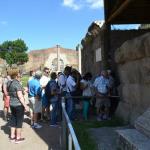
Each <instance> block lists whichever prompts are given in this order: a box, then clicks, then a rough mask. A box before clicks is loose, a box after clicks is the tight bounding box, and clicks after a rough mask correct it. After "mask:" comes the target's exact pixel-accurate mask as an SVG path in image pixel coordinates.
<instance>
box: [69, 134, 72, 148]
mask: <svg viewBox="0 0 150 150" xmlns="http://www.w3.org/2000/svg"><path fill="white" fill-rule="evenodd" d="M68 139H69V143H68V150H72V137H71V134H70V133H69V137H68Z"/></svg>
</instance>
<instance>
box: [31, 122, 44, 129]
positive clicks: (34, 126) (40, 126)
mask: <svg viewBox="0 0 150 150" xmlns="http://www.w3.org/2000/svg"><path fill="white" fill-rule="evenodd" d="M32 128H34V129H40V128H42V125H40V124H38V123H34V124H33V125H32Z"/></svg>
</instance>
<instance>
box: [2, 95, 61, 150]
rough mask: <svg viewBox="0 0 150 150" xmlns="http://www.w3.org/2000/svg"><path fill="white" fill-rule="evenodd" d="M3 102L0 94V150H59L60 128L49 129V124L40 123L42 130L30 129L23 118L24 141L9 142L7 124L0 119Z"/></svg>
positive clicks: (26, 118)
mask: <svg viewBox="0 0 150 150" xmlns="http://www.w3.org/2000/svg"><path fill="white" fill-rule="evenodd" d="M2 109H3V101H2V96H1V93H0V149H1V150H60V149H61V148H60V133H61V132H60V131H61V128H60V127H59V128H55V127H50V126H49V123H42V125H43V128H41V129H36V130H34V129H32V128H31V127H30V125H29V118H28V117H27V116H25V119H24V125H23V137H25V141H24V142H22V143H19V144H15V143H11V142H10V141H9V138H8V137H9V133H10V127H9V122H8V123H7V122H5V121H4V120H3V119H2V116H3V111H2Z"/></svg>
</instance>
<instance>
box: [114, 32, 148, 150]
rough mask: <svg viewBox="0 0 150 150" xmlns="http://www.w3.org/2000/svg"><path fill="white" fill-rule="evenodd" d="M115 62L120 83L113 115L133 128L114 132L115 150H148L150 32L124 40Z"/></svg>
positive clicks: (117, 51) (116, 54)
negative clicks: (116, 140) (118, 97)
mask: <svg viewBox="0 0 150 150" xmlns="http://www.w3.org/2000/svg"><path fill="white" fill-rule="evenodd" d="M115 60H116V63H117V66H118V74H119V77H120V83H121V84H120V87H119V91H120V96H121V101H120V103H119V106H118V109H117V112H116V115H118V116H120V117H122V118H123V119H124V120H125V121H126V122H128V123H130V124H131V125H134V128H132V129H124V130H118V131H117V133H118V144H117V145H118V149H119V150H150V33H147V34H144V35H142V36H140V37H137V38H135V39H133V40H128V41H126V42H125V43H124V44H123V45H122V46H121V47H120V48H118V49H117V50H116V53H115ZM141 114H142V115H141Z"/></svg>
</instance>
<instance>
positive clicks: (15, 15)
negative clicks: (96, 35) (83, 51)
mask: <svg viewBox="0 0 150 150" xmlns="http://www.w3.org/2000/svg"><path fill="white" fill-rule="evenodd" d="M102 1H103V0H0V6H1V10H0V43H2V42H4V41H6V40H15V39H17V38H21V39H23V40H24V41H25V42H26V44H27V46H28V47H29V50H34V49H42V48H48V47H53V46H55V45H57V44H60V45H61V46H62V47H65V48H72V49H75V47H76V45H77V44H78V43H80V41H81V39H82V38H83V37H84V36H85V34H86V32H87V29H88V27H89V25H90V24H91V23H92V22H93V21H95V20H103V3H102Z"/></svg>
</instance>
